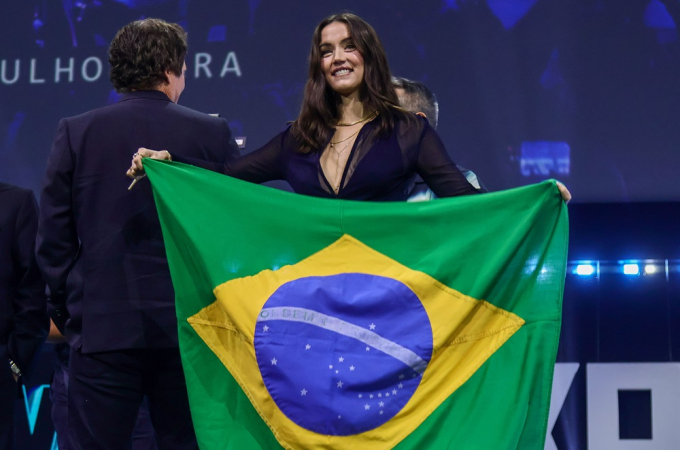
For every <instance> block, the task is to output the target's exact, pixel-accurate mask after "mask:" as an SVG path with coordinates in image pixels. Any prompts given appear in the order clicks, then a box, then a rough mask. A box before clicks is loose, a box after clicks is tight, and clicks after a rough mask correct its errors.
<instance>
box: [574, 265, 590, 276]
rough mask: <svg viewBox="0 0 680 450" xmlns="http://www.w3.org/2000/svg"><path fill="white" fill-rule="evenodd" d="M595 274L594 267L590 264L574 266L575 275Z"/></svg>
mask: <svg viewBox="0 0 680 450" xmlns="http://www.w3.org/2000/svg"><path fill="white" fill-rule="evenodd" d="M593 273H595V267H593V266H592V264H579V265H578V266H576V274H577V275H592V274H593Z"/></svg>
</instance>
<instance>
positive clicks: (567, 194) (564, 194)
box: [557, 181, 571, 203]
mask: <svg viewBox="0 0 680 450" xmlns="http://www.w3.org/2000/svg"><path fill="white" fill-rule="evenodd" d="M557 189H559V190H560V194H562V200H564V203H569V200H571V192H569V189H567V187H566V186H565V185H563V184H562V183H560V182H559V181H558V182H557Z"/></svg>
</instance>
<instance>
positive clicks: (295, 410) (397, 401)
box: [254, 273, 433, 436]
mask: <svg viewBox="0 0 680 450" xmlns="http://www.w3.org/2000/svg"><path fill="white" fill-rule="evenodd" d="M254 344H255V354H256V357H257V363H258V366H259V369H260V373H261V374H262V378H263V380H264V383H265V386H266V388H267V390H268V392H269V394H270V395H271V397H272V399H273V400H274V402H275V403H276V405H277V406H278V408H279V409H280V410H281V411H282V412H283V413H284V414H285V415H286V417H288V418H289V419H290V420H292V421H293V422H295V423H296V424H298V425H299V426H301V427H303V428H305V429H307V430H310V431H313V432H316V433H319V434H324V435H333V436H348V435H353V434H359V433H362V432H365V431H368V430H372V429H374V428H377V427H379V426H381V425H383V424H384V423H385V422H387V421H388V420H390V419H391V418H392V417H394V416H395V415H396V414H397V413H398V412H399V411H401V409H402V408H403V407H404V406H405V405H406V403H407V402H408V401H409V399H410V398H411V396H412V395H413V394H414V392H415V391H416V389H417V388H418V386H419V384H420V381H421V378H422V374H423V372H424V371H425V369H426V368H427V365H428V363H429V362H430V358H431V357H432V348H433V343H432V328H431V326H430V320H429V318H428V316H427V313H426V311H425V309H424V308H423V306H422V303H421V301H420V299H419V298H418V296H417V295H416V294H415V293H414V292H413V291H412V290H411V289H410V288H409V287H407V286H406V285H405V284H404V283H402V282H401V281H398V280H395V279H393V278H388V277H383V276H377V275H369V274H363V273H342V274H337V275H330V276H310V277H304V278H299V279H296V280H293V281H289V282H287V283H285V284H283V285H282V286H280V287H279V288H278V289H277V290H276V291H275V292H274V294H272V295H271V297H269V299H268V300H267V301H266V303H265V304H264V306H263V308H262V310H261V311H260V314H259V316H258V319H257V323H256V329H255V341H254Z"/></svg>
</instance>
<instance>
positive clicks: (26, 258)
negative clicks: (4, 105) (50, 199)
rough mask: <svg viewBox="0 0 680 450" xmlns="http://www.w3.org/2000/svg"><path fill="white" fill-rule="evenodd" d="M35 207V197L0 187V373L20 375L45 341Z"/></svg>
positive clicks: (15, 189)
mask: <svg viewBox="0 0 680 450" xmlns="http://www.w3.org/2000/svg"><path fill="white" fill-rule="evenodd" d="M37 228H38V204H37V203H36V201H35V197H34V195H33V192H31V191H30V190H28V189H23V188H19V187H16V186H12V185H9V184H5V183H0V371H2V372H9V362H8V358H9V359H12V360H13V361H14V362H15V363H16V364H17V366H19V369H21V371H22V372H23V373H26V372H28V371H29V370H30V367H31V362H32V361H33V359H34V356H35V355H36V353H37V351H38V350H39V349H40V347H41V346H42V344H43V343H44V342H45V338H46V337H47V331H48V330H49V324H50V323H49V319H48V318H47V311H46V309H45V282H44V281H43V279H42V276H41V275H40V271H39V270H38V266H37V264H36V261H35V234H36V230H37Z"/></svg>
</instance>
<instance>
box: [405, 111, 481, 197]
mask: <svg viewBox="0 0 680 450" xmlns="http://www.w3.org/2000/svg"><path fill="white" fill-rule="evenodd" d="M423 127H424V128H422V129H421V130H422V134H421V137H420V141H419V147H420V148H419V152H418V160H417V162H416V171H417V172H418V175H420V176H421V177H422V179H423V181H425V183H427V185H428V186H429V188H430V189H432V191H433V192H434V193H435V194H436V195H437V197H455V196H458V195H469V194H478V193H479V192H478V191H477V189H475V188H474V186H472V185H471V184H470V183H469V182H468V181H467V179H466V178H465V175H463V174H462V173H461V171H460V170H459V169H458V167H457V166H456V164H455V163H454V162H453V161H452V160H451V158H450V157H449V154H448V153H447V151H446V148H445V147H444V143H443V142H442V140H441V139H440V138H439V135H438V134H437V132H436V131H434V129H433V128H432V127H431V126H430V125H429V124H427V123H423Z"/></svg>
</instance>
